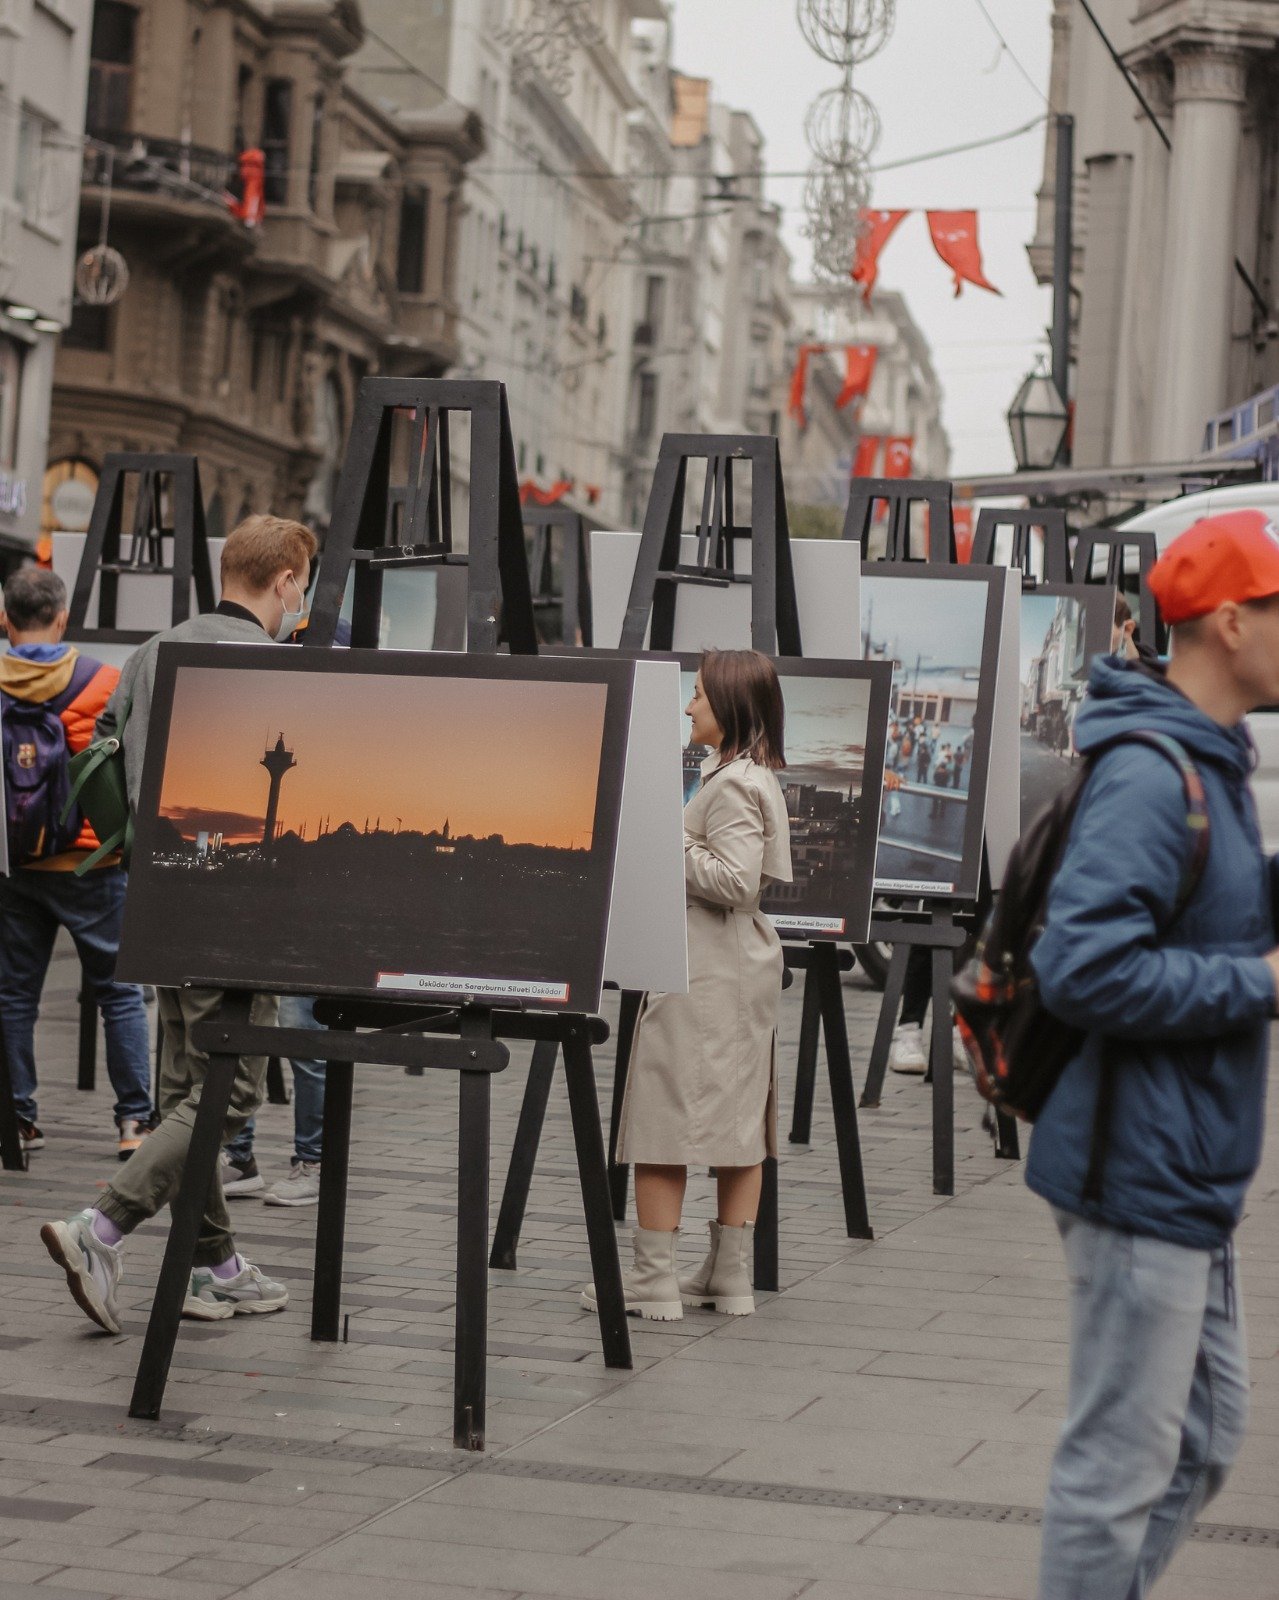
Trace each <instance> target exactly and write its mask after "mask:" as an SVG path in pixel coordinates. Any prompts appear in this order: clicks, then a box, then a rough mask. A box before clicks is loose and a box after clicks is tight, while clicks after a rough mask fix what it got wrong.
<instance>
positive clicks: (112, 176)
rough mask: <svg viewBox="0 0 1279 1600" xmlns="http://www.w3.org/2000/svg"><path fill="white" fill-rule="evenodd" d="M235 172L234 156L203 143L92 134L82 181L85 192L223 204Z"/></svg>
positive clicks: (132, 134)
mask: <svg viewBox="0 0 1279 1600" xmlns="http://www.w3.org/2000/svg"><path fill="white" fill-rule="evenodd" d="M235 170H236V166H235V157H234V156H231V155H227V154H226V153H225V152H223V151H221V150H207V149H205V147H204V146H203V145H198V144H183V143H181V142H180V141H178V140H177V139H155V138H152V137H151V136H150V135H149V134H141V133H111V134H92V135H90V136H89V137H88V138H87V139H86V140H85V142H84V172H83V176H82V180H81V181H82V183H83V184H84V185H85V187H87V188H95V189H100V188H105V187H106V185H107V184H108V183H110V184H111V185H112V186H113V187H115V188H119V189H131V190H134V191H142V192H146V193H150V194H171V195H174V196H175V197H176V198H178V199H184V200H204V201H207V202H208V203H209V204H210V205H219V206H220V205H223V204H224V203H225V202H224V199H223V196H224V194H225V192H226V190H227V187H228V185H229V184H230V182H231V179H232V176H233V175H234V173H235Z"/></svg>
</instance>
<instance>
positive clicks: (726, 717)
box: [701, 650, 786, 770]
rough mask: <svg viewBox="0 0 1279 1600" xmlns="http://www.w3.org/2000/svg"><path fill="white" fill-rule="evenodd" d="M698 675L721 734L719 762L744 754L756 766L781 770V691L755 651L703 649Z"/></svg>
mask: <svg viewBox="0 0 1279 1600" xmlns="http://www.w3.org/2000/svg"><path fill="white" fill-rule="evenodd" d="M701 672H702V689H703V691H704V693H705V695H706V698H707V700H708V701H709V702H710V708H711V712H712V714H713V715H714V718H715V720H716V722H718V723H719V725H720V727H721V728H722V729H723V730H724V742H723V744H722V745H721V746H720V753H721V755H722V757H723V759H724V760H725V761H732V760H733V759H734V757H736V756H743V755H745V756H749V757H750V758H751V760H752V761H754V762H755V763H756V764H757V765H758V766H761V767H772V768H773V769H774V770H776V769H777V768H779V767H784V766H785V765H786V754H785V751H784V750H783V748H782V728H783V724H784V722H785V709H784V706H783V704H782V686H781V684H780V683H779V682H778V681H777V669H776V668H775V667H774V666H773V663H772V662H771V661H770V660H769V659H768V657H767V656H766V655H761V654H760V652H759V651H758V650H708V651H707V652H706V654H705V655H704V656H703V657H702V666H701Z"/></svg>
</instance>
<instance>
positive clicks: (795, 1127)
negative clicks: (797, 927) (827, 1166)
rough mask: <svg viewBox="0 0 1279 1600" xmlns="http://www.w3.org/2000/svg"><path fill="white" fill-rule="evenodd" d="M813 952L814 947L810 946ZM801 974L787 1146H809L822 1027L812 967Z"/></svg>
mask: <svg viewBox="0 0 1279 1600" xmlns="http://www.w3.org/2000/svg"><path fill="white" fill-rule="evenodd" d="M812 948H813V949H816V946H813V947H812ZM811 961H812V957H810V965H809V966H808V967H807V968H806V969H805V971H804V1009H803V1012H802V1014H801V1016H800V1023H799V1057H798V1059H797V1061H796V1063H795V1103H794V1106H793V1107H792V1109H791V1122H790V1143H791V1144H811V1143H812V1138H813V1090H814V1088H815V1086H816V1083H817V1035H818V1031H819V1029H820V1026H821V996H820V995H819V993H818V990H819V987H820V986H819V984H818V981H817V978H816V975H815V971H814V968H813V966H812V965H811Z"/></svg>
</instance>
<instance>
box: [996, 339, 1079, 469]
mask: <svg viewBox="0 0 1279 1600" xmlns="http://www.w3.org/2000/svg"><path fill="white" fill-rule="evenodd" d="M1069 426H1070V414H1069V412H1068V411H1067V410H1066V402H1065V401H1064V400H1063V399H1062V397H1061V394H1060V393H1059V391H1058V389H1057V385H1056V384H1055V383H1054V382H1053V378H1052V374H1051V373H1050V372H1048V371H1046V370H1045V368H1044V366H1043V363H1042V361H1041V363H1040V365H1039V366H1037V367H1036V368H1035V370H1034V371H1033V372H1031V373H1028V374H1027V376H1026V377H1025V379H1024V380H1023V381H1022V386H1021V388H1020V389H1018V391H1017V397H1016V399H1015V400H1014V401H1013V403H1012V405H1011V406H1009V408H1008V431H1009V432H1010V433H1011V434H1012V439H1013V454H1014V455H1015V456H1016V458H1017V470H1018V471H1019V472H1043V471H1046V470H1047V469H1048V468H1049V467H1053V466H1055V465H1056V464H1057V459H1058V457H1059V456H1060V455H1061V449H1062V446H1063V445H1064V444H1065V442H1066V431H1067V429H1068V428H1069Z"/></svg>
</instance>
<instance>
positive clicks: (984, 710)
mask: <svg viewBox="0 0 1279 1600" xmlns="http://www.w3.org/2000/svg"><path fill="white" fill-rule="evenodd" d="M1006 582H1007V576H1006V573H1005V571H1004V569H1003V568H992V567H948V568H944V569H941V571H938V569H936V568H928V567H925V566H924V564H923V563H921V562H916V563H911V564H906V563H895V562H894V563H889V562H874V563H869V564H868V565H867V566H866V567H865V568H864V569H863V573H862V653H863V655H864V656H865V658H866V660H867V661H881V662H888V663H889V664H891V666H892V672H893V689H892V703H891V705H890V708H889V718H888V737H887V742H886V746H885V752H884V802H883V815H882V818H881V821H880V830H879V859H878V865H877V869H876V887H877V888H878V889H880V890H882V891H890V892H894V893H898V894H917V895H947V896H951V895H972V894H975V893H976V890H977V883H978V878H979V876H980V872H981V851H982V832H983V820H984V817H985V807H986V790H987V778H988V772H989V766H990V747H991V731H992V726H993V719H994V702H995V686H996V679H997V676H998V665H999V651H1000V627H1001V615H1002V609H1003V593H1004V590H1003V585H1004V584H1005V583H1006Z"/></svg>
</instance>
